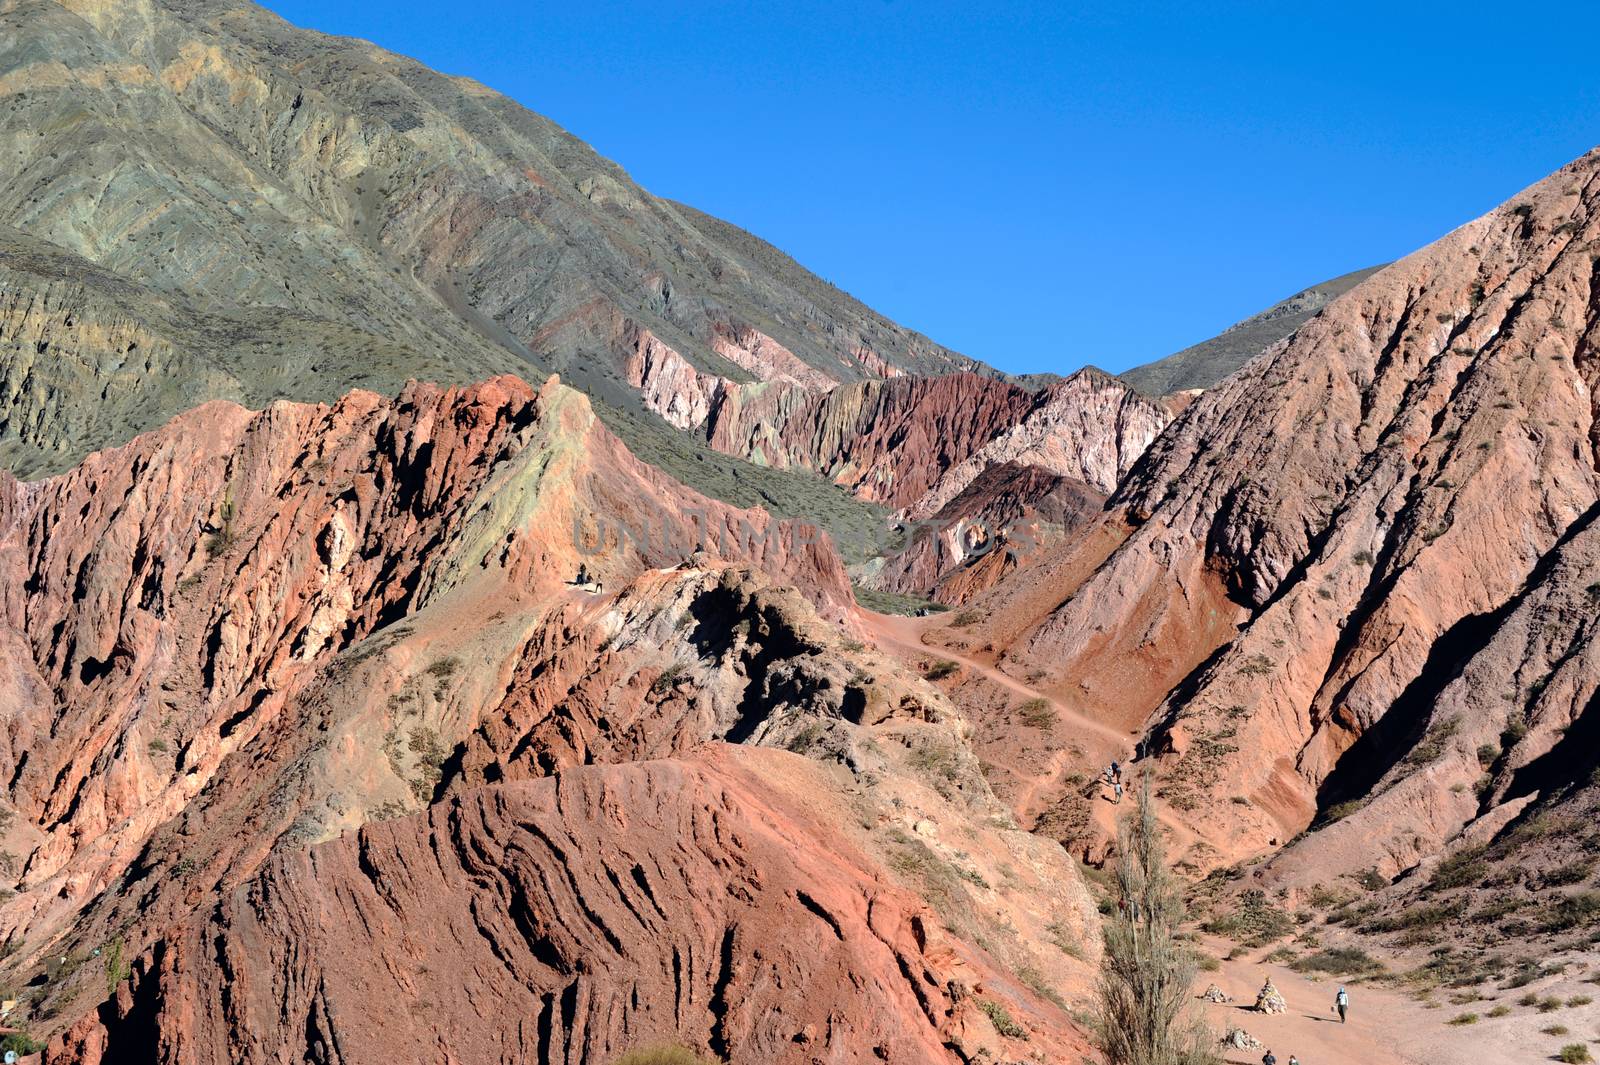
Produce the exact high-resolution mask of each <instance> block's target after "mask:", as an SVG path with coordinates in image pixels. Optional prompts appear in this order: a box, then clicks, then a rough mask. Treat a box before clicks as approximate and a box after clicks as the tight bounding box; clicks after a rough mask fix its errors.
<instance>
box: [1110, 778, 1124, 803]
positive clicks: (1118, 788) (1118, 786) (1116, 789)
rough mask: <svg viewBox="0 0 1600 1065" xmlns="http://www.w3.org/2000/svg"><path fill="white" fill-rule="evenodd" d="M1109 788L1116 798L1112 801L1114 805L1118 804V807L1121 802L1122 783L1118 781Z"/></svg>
mask: <svg viewBox="0 0 1600 1065" xmlns="http://www.w3.org/2000/svg"><path fill="white" fill-rule="evenodd" d="M1111 787H1112V790H1113V792H1114V793H1115V794H1116V796H1117V797H1116V799H1115V800H1113V801H1115V802H1116V803H1118V804H1119V805H1120V804H1121V802H1122V781H1120V780H1119V781H1117V782H1116V783H1114V784H1112V785H1111Z"/></svg>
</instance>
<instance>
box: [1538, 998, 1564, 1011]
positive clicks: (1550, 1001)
mask: <svg viewBox="0 0 1600 1065" xmlns="http://www.w3.org/2000/svg"><path fill="white" fill-rule="evenodd" d="M1538 1006H1539V1012H1540V1013H1554V1012H1555V1011H1556V1010H1558V1009H1560V1008H1561V997H1560V996H1559V995H1546V996H1545V997H1544V998H1541V999H1540V1000H1539V1002H1538Z"/></svg>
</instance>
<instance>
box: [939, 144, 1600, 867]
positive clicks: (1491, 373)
mask: <svg viewBox="0 0 1600 1065" xmlns="http://www.w3.org/2000/svg"><path fill="white" fill-rule="evenodd" d="M1597 162H1600V157H1597V156H1596V155H1594V154H1591V155H1589V156H1586V157H1584V158H1583V159H1581V160H1579V161H1578V162H1577V163H1574V164H1573V165H1571V166H1569V167H1566V168H1563V169H1562V170H1561V171H1559V172H1558V173H1557V174H1555V175H1553V176H1552V177H1551V178H1549V179H1547V180H1546V181H1543V182H1541V183H1540V184H1538V185H1536V186H1534V187H1533V188H1531V189H1529V190H1527V191H1526V192H1525V193H1523V194H1522V195H1521V196H1519V197H1517V198H1516V199H1515V200H1514V201H1512V202H1511V203H1508V204H1507V205H1506V206H1504V207H1502V208H1500V209H1499V210H1496V211H1494V212H1492V213H1491V214H1489V215H1487V216H1485V217H1484V218H1482V219H1479V220H1478V221H1475V222H1473V223H1471V224H1469V225H1467V226H1464V227H1462V228H1461V229H1459V230H1457V231H1456V232H1454V233H1452V234H1450V235H1449V236H1448V237H1446V238H1444V239H1443V240H1441V241H1439V242H1438V243H1437V244H1434V245H1432V246H1431V247H1429V248H1427V249H1425V250H1423V251H1421V252H1418V253H1417V254H1415V255H1412V256H1410V257H1408V258H1407V259H1404V260H1402V261H1401V262H1399V263H1396V264H1395V265H1393V266H1391V267H1389V268H1387V269H1385V270H1383V271H1382V272H1380V273H1378V274H1377V275H1375V276H1374V277H1373V278H1371V279H1370V280H1368V281H1367V282H1365V283H1364V284H1362V285H1360V286H1359V287H1357V288H1356V289H1354V290H1353V291H1352V292H1351V293H1349V294H1348V295H1346V296H1345V297H1343V298H1341V299H1339V300H1337V301H1335V302H1333V303H1332V304H1330V305H1329V306H1328V307H1327V308H1326V309H1324V310H1323V311H1322V312H1321V313H1320V314H1319V315H1318V316H1317V317H1316V318H1314V319H1312V320H1311V321H1310V322H1308V323H1307V324H1306V325H1304V326H1303V327H1302V328H1301V329H1300V330H1299V332H1298V333H1296V334H1295V335H1294V336H1293V337H1292V338H1291V339H1290V340H1288V341H1287V342H1285V343H1284V344H1281V345H1279V346H1277V347H1275V348H1274V349H1271V350H1269V351H1268V352H1266V353H1264V354H1263V355H1262V356H1261V357H1260V358H1258V359H1256V360H1255V361H1254V362H1252V363H1251V364H1249V365H1248V366H1247V367H1245V369H1243V370H1242V371H1240V372H1239V373H1238V374H1236V375H1235V376H1233V377H1232V378H1230V379H1228V380H1227V381H1225V382H1223V383H1222V384H1221V385H1220V386H1218V387H1217V388H1216V389H1214V390H1212V391H1210V392H1207V393H1206V394H1205V395H1203V396H1201V397H1199V398H1198V399H1196V400H1194V402H1193V403H1192V404H1191V405H1190V406H1189V407H1188V408H1187V409H1186V410H1185V411H1184V412H1183V414H1182V415H1181V416H1180V417H1179V418H1178V420H1177V422H1175V423H1174V424H1173V425H1172V426H1171V427H1170V428H1169V429H1168V431H1167V432H1165V433H1164V434H1163V435H1162V436H1161V437H1160V438H1159V439H1158V440H1157V442H1156V443H1155V445H1154V446H1153V447H1152V448H1151V449H1150V451H1149V453H1148V454H1147V456H1146V457H1145V459H1144V460H1143V461H1142V462H1141V463H1140V465H1139V466H1138V467H1137V468H1136V469H1135V470H1134V471H1133V473H1132V475H1131V477H1130V478H1129V479H1128V480H1127V481H1126V482H1125V483H1124V484H1123V485H1122V487H1121V488H1119V490H1118V492H1117V494H1116V496H1115V497H1114V498H1113V500H1112V502H1111V510H1110V511H1109V512H1108V514H1107V517H1106V518H1105V519H1104V520H1103V522H1101V523H1100V524H1099V525H1098V526H1097V527H1095V528H1093V529H1090V530H1088V531H1086V532H1085V533H1084V534H1082V535H1080V536H1079V537H1077V538H1076V539H1075V540H1074V541H1073V542H1072V543H1070V544H1068V545H1066V546H1063V547H1062V548H1060V549H1058V550H1056V551H1054V552H1053V553H1052V556H1051V557H1050V558H1048V559H1046V560H1045V561H1043V562H1041V564H1040V565H1039V567H1037V568H1035V569H1033V570H1032V571H1030V573H1029V574H1028V575H1027V577H1026V578H1023V579H1020V580H1018V581H1013V582H1009V583H1008V584H1007V585H1002V586H1001V587H1000V588H997V589H996V590H995V591H994V592H993V593H990V595H989V596H988V597H986V598H985V599H984V600H983V601H982V602H981V604H980V605H982V606H983V607H984V608H985V610H986V617H987V618H989V619H991V620H989V621H986V622H985V623H984V624H983V625H981V626H979V627H978V628H977V630H976V631H975V632H974V633H972V634H971V635H970V636H967V635H965V634H963V635H962V636H961V639H962V640H986V641H990V642H993V643H994V644H995V645H996V646H1000V647H1007V648H1009V650H1008V651H1007V653H1006V655H1005V657H1004V659H1003V662H1002V665H1003V667H1004V668H1005V669H1007V670H1008V671H1010V672H1011V673H1013V674H1014V675H1017V676H1029V677H1032V678H1034V679H1035V681H1036V682H1037V683H1040V684H1041V685H1044V686H1047V687H1049V688H1051V689H1052V690H1054V691H1056V692H1059V693H1060V694H1061V695H1062V696H1063V697H1064V698H1068V699H1070V700H1071V701H1072V702H1073V703H1074V705H1076V706H1078V707H1080V708H1082V709H1084V710H1086V711H1088V712H1090V713H1093V714H1095V715H1097V716H1099V717H1101V718H1102V719H1104V720H1108V721H1114V722H1117V723H1119V724H1123V725H1126V726H1130V727H1149V728H1152V729H1153V734H1152V737H1151V742H1152V746H1153V749H1154V751H1155V753H1156V754H1157V755H1158V758H1157V759H1156V761H1155V763H1154V764H1155V768H1156V769H1157V770H1158V771H1159V773H1160V774H1161V778H1162V781H1163V792H1164V794H1165V795H1166V797H1167V799H1168V801H1169V802H1170V803H1171V804H1172V805H1174V806H1176V807H1177V808H1178V809H1179V810H1180V811H1181V812H1182V814H1183V816H1184V817H1185V819H1186V820H1187V821H1188V822H1189V823H1190V824H1191V825H1192V827H1193V829H1194V831H1195V832H1196V833H1198V835H1199V840H1198V842H1197V843H1196V846H1195V848H1194V850H1195V855H1196V858H1197V860H1198V861H1199V862H1200V864H1202V865H1208V864H1212V863H1215V862H1217V861H1219V860H1227V859H1228V858H1231V857H1237V856H1240V855H1246V854H1258V853H1261V852H1263V851H1265V850H1267V849H1269V848H1271V847H1273V846H1275V845H1278V844H1281V843H1283V842H1284V841H1286V840H1288V839H1290V838H1291V837H1293V836H1295V835H1296V834H1297V833H1298V832H1299V831H1300V830H1302V829H1304V828H1305V827H1307V825H1308V824H1310V823H1311V822H1312V821H1313V819H1314V818H1315V817H1316V816H1318V813H1319V811H1326V810H1328V809H1329V808H1330V807H1331V806H1333V805H1334V804H1337V803H1342V802H1346V801H1349V800H1355V801H1356V802H1357V803H1358V804H1359V803H1361V802H1365V804H1366V805H1365V806H1364V807H1362V808H1361V809H1360V811H1359V812H1358V813H1355V814H1353V815H1351V816H1350V817H1348V818H1347V819H1346V821H1344V822H1341V823H1340V824H1338V825H1335V826H1334V827H1333V828H1331V829H1328V830H1326V831H1324V832H1318V833H1313V834H1312V835H1311V836H1310V837H1309V838H1308V839H1306V840H1305V841H1303V842H1302V843H1300V844H1299V845H1298V846H1297V847H1296V848H1295V849H1294V851H1292V852H1291V854H1292V855H1304V856H1306V857H1305V859H1304V864H1303V865H1301V866H1300V868H1301V869H1302V870H1304V872H1305V875H1307V876H1317V875H1321V876H1325V875H1327V873H1328V871H1329V869H1330V867H1332V868H1334V869H1337V868H1339V867H1340V865H1341V863H1348V862H1351V861H1353V860H1360V861H1365V862H1368V863H1370V862H1371V861H1372V860H1374V858H1375V857H1376V858H1377V860H1378V865H1379V868H1380V869H1381V870H1382V871H1383V872H1385V873H1387V874H1392V873H1395V872H1398V871H1400V870H1404V869H1406V868H1409V867H1411V866H1412V865H1414V864H1415V863H1416V862H1417V861H1418V860H1419V859H1420V858H1421V857H1423V856H1424V855H1426V854H1428V853H1430V852H1434V851H1437V850H1438V849H1439V847H1440V846H1441V845H1442V844H1444V843H1445V842H1446V841H1447V840H1449V839H1450V838H1452V837H1453V836H1455V835H1456V834H1457V833H1460V832H1462V831H1463V830H1466V831H1467V832H1469V833H1470V832H1471V831H1472V830H1473V829H1472V826H1473V825H1474V823H1475V822H1478V821H1483V822H1485V823H1489V824H1496V823H1497V824H1500V825H1503V824H1504V823H1505V819H1506V816H1507V814H1505V813H1504V812H1502V811H1501V806H1502V805H1503V804H1504V803H1505V802H1507V801H1508V800H1515V799H1517V798H1518V797H1525V796H1528V795H1530V794H1535V793H1537V794H1538V795H1540V796H1542V797H1543V798H1545V799H1546V800H1552V801H1553V800H1554V799H1555V797H1556V796H1557V794H1558V792H1559V789H1560V787H1563V786H1566V785H1567V784H1573V783H1576V782H1578V779H1579V778H1581V776H1582V773H1581V772H1580V771H1579V769H1578V768H1577V767H1576V763H1571V758H1570V756H1569V755H1560V754H1557V755H1552V752H1554V751H1556V750H1557V749H1558V748H1561V747H1562V746H1563V745H1562V743H1561V741H1560V740H1558V739H1557V737H1558V736H1560V735H1562V734H1563V731H1564V730H1566V731H1567V733H1568V734H1571V733H1572V732H1574V731H1576V732H1582V733H1585V734H1587V732H1586V730H1589V729H1591V728H1593V727H1594V724H1593V722H1592V721H1591V720H1590V719H1591V718H1593V716H1594V714H1595V709H1594V702H1593V699H1592V696H1591V694H1590V693H1592V691H1593V686H1594V682H1595V674H1594V671H1593V669H1592V667H1590V666H1589V665H1588V661H1587V647H1588V646H1589V642H1590V641H1589V639H1588V636H1587V621H1580V620H1579V615H1580V614H1581V612H1582V609H1583V604H1584V603H1585V602H1586V601H1587V602H1588V603H1589V606H1590V615H1591V616H1592V599H1591V600H1586V598H1585V597H1586V595H1589V594H1591V593H1586V592H1584V591H1583V588H1584V587H1585V586H1587V585H1588V584H1589V583H1590V582H1591V581H1592V578H1590V580H1589V581H1586V580H1584V578H1583V577H1581V576H1579V573H1580V572H1581V570H1582V568H1583V563H1582V562H1580V561H1579V560H1580V559H1582V558H1586V557H1588V554H1587V553H1588V552H1589V550H1590V548H1589V546H1588V544H1589V540H1590V538H1591V534H1590V528H1591V525H1592V522H1593V518H1594V515H1595V513H1596V505H1597V502H1596V501H1597V499H1600V458H1597V450H1596V449H1597V441H1600V430H1597V428H1596V426H1597V407H1596V401H1595V398H1594V397H1595V395H1596V388H1597V386H1600V359H1597V356H1596V354H1595V351H1594V348H1593V333H1592V330H1593V329H1594V327H1595V312H1594V310H1593V308H1594V306H1595V284H1596V275H1595V272H1594V266H1593V259H1594V258H1595V252H1594V247H1595V245H1594V241H1595V239H1596V237H1597V236H1600V221H1597V220H1596V214H1595V211H1596V207H1597V205H1600V182H1597V174H1596V170H1597ZM1535 616H1537V618H1538V620H1537V621H1535V620H1533V619H1534V617H1535ZM1558 649H1559V650H1558ZM1490 678H1494V680H1493V681H1492V682H1491V680H1490ZM1508 721H1510V722H1512V723H1513V724H1514V725H1516V729H1515V730H1514V731H1520V730H1522V729H1526V730H1527V731H1528V737H1527V738H1525V739H1522V740H1520V741H1518V742H1517V744H1516V745H1515V747H1513V748H1512V749H1511V750H1509V751H1502V750H1501V746H1502V743H1503V741H1502V740H1501V734H1502V732H1504V731H1505V730H1506V729H1507V725H1508ZM1485 745H1487V746H1488V748H1489V749H1491V750H1493V751H1495V752H1497V753H1495V755H1494V759H1493V761H1492V763H1491V764H1489V765H1487V766H1486V765H1484V764H1480V758H1479V754H1478V753H1477V752H1478V748H1480V747H1481V746H1485ZM1569 763H1571V764H1569ZM1533 766H1538V767H1539V768H1537V769H1533V768H1530V767H1533ZM1562 767H1565V768H1562ZM1486 769H1487V771H1488V773H1487V777H1485V779H1483V780H1480V777H1483V776H1484V774H1485V771H1486ZM1563 782H1565V784H1564V783H1563ZM1552 789H1554V790H1552ZM1235 798H1237V799H1238V800H1240V801H1241V802H1242V803H1243V805H1241V804H1240V803H1239V802H1233V801H1231V800H1233V799H1235ZM1358 838H1359V839H1360V840H1361V843H1360V845H1359V846H1357V845H1355V844H1354V841H1355V840H1356V839H1358ZM1319 855H1320V856H1321V858H1316V857H1315V856H1319ZM1358 855H1359V856H1360V857H1359V858H1358V857H1357V856H1358Z"/></svg>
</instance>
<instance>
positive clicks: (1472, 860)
mask: <svg viewBox="0 0 1600 1065" xmlns="http://www.w3.org/2000/svg"><path fill="white" fill-rule="evenodd" d="M1483 854H1484V848H1483V847H1467V848H1466V849H1464V850H1459V851H1457V852H1456V853H1454V854H1452V855H1450V856H1449V857H1448V858H1445V859H1444V860H1443V861H1441V862H1440V863H1439V865H1438V867H1437V868H1435V869H1434V871H1433V877H1432V879H1430V880H1429V881H1428V887H1429V888H1430V889H1431V890H1434V891H1443V890H1447V889H1449V888H1458V887H1466V886H1467V885H1468V884H1475V883H1477V882H1478V881H1480V880H1482V879H1483V878H1484V877H1485V876H1487V875H1488V873H1489V866H1488V864H1487V863H1485V862H1484V861H1483Z"/></svg>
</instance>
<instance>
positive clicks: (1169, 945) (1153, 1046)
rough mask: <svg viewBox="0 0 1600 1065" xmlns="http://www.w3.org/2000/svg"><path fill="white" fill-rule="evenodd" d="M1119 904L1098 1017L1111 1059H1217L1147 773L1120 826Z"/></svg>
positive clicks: (1139, 1062) (1187, 1062)
mask: <svg viewBox="0 0 1600 1065" xmlns="http://www.w3.org/2000/svg"><path fill="white" fill-rule="evenodd" d="M1112 890H1113V892H1114V893H1115V895H1116V905H1115V908H1114V909H1113V910H1112V913H1111V916H1110V917H1109V918H1108V919H1107V921H1106V928H1105V947H1106V949H1105V959H1104V961H1103V962H1102V966H1101V973H1100V987H1099V990H1100V1001H1099V1008H1098V1009H1097V1011H1096V1016H1095V1021H1096V1027H1097V1028H1098V1030H1099V1037H1100V1046H1101V1049H1102V1050H1104V1051H1105V1056H1106V1062H1107V1063H1108V1065H1212V1063H1214V1062H1216V1061H1217V1060H1218V1059H1217V1055H1216V1053H1215V1052H1214V1050H1213V1049H1212V1048H1213V1046H1214V1045H1215V1042H1214V1040H1213V1038H1212V1035H1211V1033H1210V1032H1209V1031H1208V1030H1207V1029H1206V1027H1205V1024H1204V1022H1203V1021H1202V1019H1201V1018H1200V1016H1199V1014H1198V1012H1197V1011H1196V1010H1194V1008H1193V1006H1192V995H1193V984H1194V977H1195V970H1196V962H1195V957H1194V955H1193V953H1192V952H1190V950H1189V949H1188V948H1187V947H1185V946H1184V945H1183V943H1181V942H1180V941H1179V940H1178V938H1177V933H1178V930H1179V927H1180V925H1181V924H1182V923H1183V918H1184V906H1183V895H1182V892H1181V890H1180V889H1179V885H1178V880H1177V878H1176V877H1175V876H1174V875H1173V874H1172V871H1171V870H1170V869H1168V868H1167V864H1166V856H1165V853H1164V848H1163V847H1162V845H1161V825H1160V823H1159V822H1158V821H1157V819H1156V806H1155V798H1154V796H1152V795H1151V793H1150V780H1149V778H1148V777H1146V778H1145V779H1144V781H1143V783H1142V784H1141V786H1140V788H1139V794H1138V801H1137V803H1136V804H1135V806H1134V809H1133V810H1131V811H1130V812H1129V813H1128V814H1126V815H1125V816H1124V817H1123V818H1122V821H1121V823H1120V824H1119V825H1118V826H1117V866H1116V879H1115V882H1114V884H1113V886H1112Z"/></svg>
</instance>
